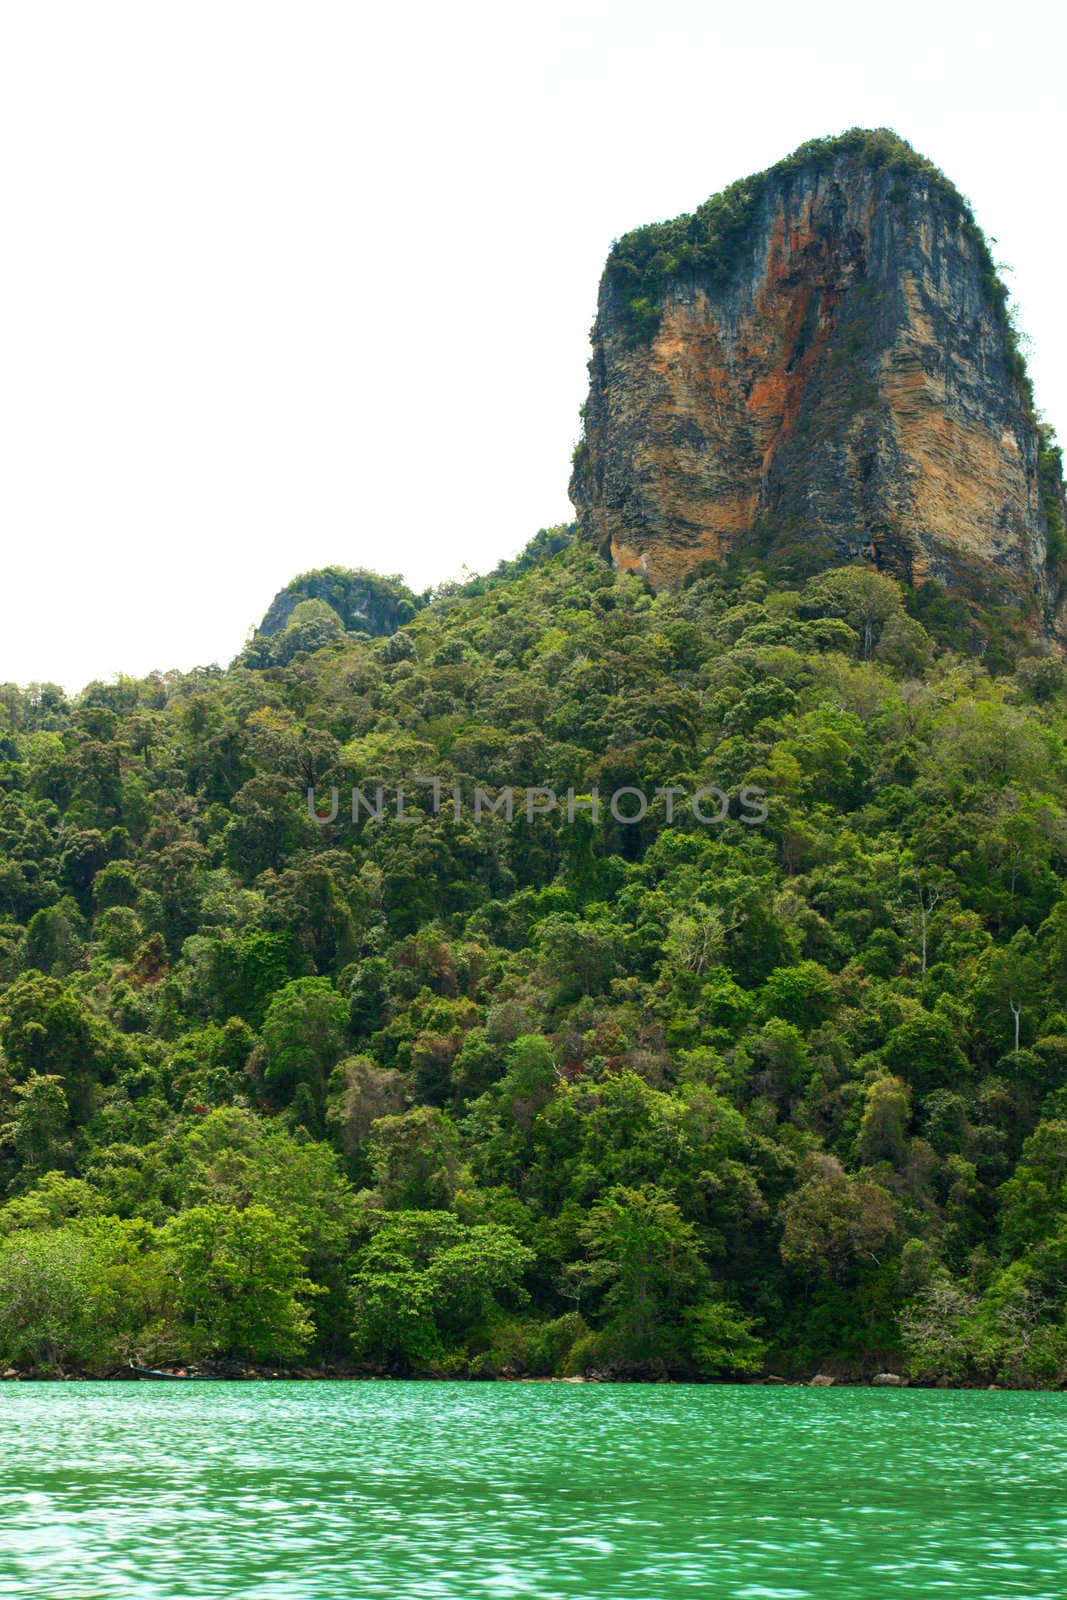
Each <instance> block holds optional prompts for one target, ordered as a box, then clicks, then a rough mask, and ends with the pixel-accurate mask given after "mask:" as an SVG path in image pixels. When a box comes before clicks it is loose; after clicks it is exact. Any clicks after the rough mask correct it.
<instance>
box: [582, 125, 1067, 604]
mask: <svg viewBox="0 0 1067 1600" xmlns="http://www.w3.org/2000/svg"><path fill="white" fill-rule="evenodd" d="M1005 298H1006V296H1005V291H1004V289H1003V286H1002V285H1001V284H1000V282H999V280H998V278H997V276H996V272H995V269H994V266H993V262H992V259H991V257H990V255H989V251H988V249H987V247H986V244H985V241H984V239H983V238H982V236H981V233H980V232H979V230H978V228H977V227H976V225H975V223H974V221H973V218H972V217H971V214H970V211H969V209H968V207H967V205H966V202H965V201H964V200H963V199H962V198H961V197H960V195H959V194H958V193H957V192H956V190H955V189H954V188H953V187H952V186H951V184H950V183H949V182H948V180H947V179H946V178H945V177H944V176H943V175H942V174H941V173H940V172H939V171H938V170H937V168H935V167H934V166H932V165H931V164H930V163H929V162H927V161H925V160H924V159H923V158H922V157H920V156H918V155H916V153H915V152H914V151H913V150H912V149H911V147H910V146H909V145H907V144H905V143H904V141H903V140H900V139H898V138H897V137H896V136H895V135H894V134H891V133H888V132H886V131H885V130H879V131H877V132H873V133H871V132H865V131H863V130H854V131H853V132H852V133H849V134H845V135H842V136H841V137H840V138H837V139H831V140H822V141H817V142H815V143H813V144H810V145H805V146H802V147H801V149H800V150H798V151H797V152H796V154H795V155H793V156H791V157H789V158H788V159H787V160H786V161H783V162H782V163H780V164H779V165H778V166H776V167H772V168H771V169H770V170H769V171H768V172H766V173H761V174H759V175H757V176H756V177H754V178H749V179H745V180H743V181H742V182H740V183H738V184H735V185H733V186H732V187H731V188H730V189H728V190H726V191H725V193H724V194H722V195H719V196H716V197H715V198H714V199H712V200H710V201H708V202H707V203H706V204H705V205H704V206H702V207H700V208H699V209H698V210H697V211H696V212H695V213H694V214H693V215H692V216H688V217H681V218H679V219H677V220H676V221H675V222H671V223H664V224H657V225H653V226H651V227H648V228H642V229H639V230H637V232H635V233H632V234H629V235H627V236H626V237H625V238H623V239H621V240H620V241H619V242H618V243H617V244H616V245H615V246H614V248H613V250H612V253H611V256H610V257H609V260H608V263H607V267H606V269H605V272H604V276H603V280H602V282H601V288H600V299H599V306H598V312H597V319H596V323H595V326H594V329H593V357H592V360H591V362H590V374H591V384H590V391H589V399H588V402H587V405H586V408H585V431H584V438H583V440H582V443H581V444H580V445H579V447H578V450H577V451H576V454H575V467H574V475H573V478H572V482H571V497H572V499H573V500H574V503H575V505H576V507H577V509H578V513H579V517H580V520H581V523H582V527H583V530H584V532H585V533H586V535H587V536H588V537H589V538H591V539H592V540H594V541H595V543H597V544H598V545H599V546H600V547H601V548H602V549H604V550H605V552H610V554H611V555H612V557H613V559H614V561H615V563H616V565H617V566H619V567H622V568H633V569H637V570H640V571H642V572H644V573H645V574H647V576H648V578H649V580H650V581H651V582H652V583H653V584H654V585H655V586H656V587H663V586H668V587H669V586H672V585H674V584H676V583H677V582H678V581H679V580H680V579H681V578H682V577H683V576H684V575H685V574H686V573H687V572H688V571H690V570H691V569H692V568H693V567H694V566H695V565H697V564H698V563H699V562H701V561H705V560H708V559H711V560H721V559H724V558H725V557H726V556H727V555H728V554H729V553H730V552H731V551H732V550H734V549H735V548H736V547H737V546H738V545H739V544H743V543H744V542H746V541H751V540H754V541H756V542H757V543H758V544H759V545H760V547H762V548H764V549H767V548H771V547H774V548H777V549H778V550H779V551H781V550H787V551H789V552H790V555H791V557H792V560H793V565H794V567H795V568H796V569H799V570H805V569H806V570H809V571H810V570H815V569H817V568H819V567H823V566H830V565H839V564H841V563H842V562H847V561H849V560H851V559H862V560H868V561H871V562H873V563H874V564H876V565H877V566H878V567H880V568H882V569H883V570H885V571H888V572H890V573H892V574H894V575H895V576H898V577H901V578H904V579H906V580H907V581H909V582H918V581H921V580H922V579H924V578H926V577H935V578H937V579H939V580H940V581H942V582H944V583H949V584H951V583H954V582H959V581H961V580H965V581H968V582H973V581H974V580H976V579H977V580H978V581H979V582H982V581H983V580H985V581H986V583H987V586H988V580H989V579H991V578H992V579H993V580H994V588H995V592H998V593H1001V592H1003V593H1005V598H1012V597H1017V598H1019V599H1020V600H1023V601H1024V602H1025V603H1027V604H1029V605H1030V606H1032V608H1033V609H1034V611H1035V613H1037V612H1038V611H1040V612H1042V613H1044V614H1045V615H1048V614H1049V613H1050V610H1051V607H1052V605H1053V602H1054V599H1055V594H1054V589H1055V579H1054V577H1053V571H1052V569H1053V568H1055V566H1056V565H1057V563H1058V562H1059V561H1060V560H1061V559H1062V551H1061V550H1060V548H1059V544H1060V542H1061V540H1062V523H1061V517H1062V486H1061V485H1060V482H1059V469H1058V455H1057V454H1056V453H1055V452H1053V451H1051V450H1050V449H1048V448H1046V446H1045V442H1044V440H1043V436H1042V433H1041V430H1040V428H1039V426H1038V423H1037V421H1036V418H1035V416H1034V411H1033V405H1032V401H1031V396H1030V389H1029V383H1028V380H1027V378H1026V374H1025V369H1024V365H1023V362H1022V359H1021V357H1020V355H1019V353H1018V350H1017V348H1016V344H1015V339H1014V335H1013V333H1012V329H1011V326H1010V323H1009V320H1008V317H1007V314H1006V311H1005ZM1050 546H1051V547H1050Z"/></svg>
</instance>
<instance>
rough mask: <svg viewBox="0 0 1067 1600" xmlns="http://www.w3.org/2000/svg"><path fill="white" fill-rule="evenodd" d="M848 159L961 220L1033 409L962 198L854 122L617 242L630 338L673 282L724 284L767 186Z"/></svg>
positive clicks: (998, 288)
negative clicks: (919, 192)
mask: <svg viewBox="0 0 1067 1600" xmlns="http://www.w3.org/2000/svg"><path fill="white" fill-rule="evenodd" d="M845 157H847V158H851V160H852V161H854V162H855V163H856V164H857V165H861V166H863V167H866V168H867V169H869V170H871V171H874V172H885V173H887V174H889V175H890V176H891V177H892V178H893V179H894V180H895V181H894V184H893V187H892V188H891V189H890V191H889V193H890V196H891V198H895V199H897V200H902V199H903V198H904V197H905V195H906V193H907V189H906V185H907V184H908V183H909V182H911V181H913V180H916V179H918V180H920V181H921V182H922V185H923V188H924V190H925V191H926V193H927V195H928V196H929V199H930V200H931V201H932V202H933V203H934V204H935V205H937V206H938V207H940V208H941V209H942V210H944V212H945V213H946V215H948V216H949V217H951V218H953V219H954V220H956V221H958V222H959V224H960V225H961V226H962V228H963V230H964V232H965V234H966V236H967V238H968V239H969V240H970V241H971V244H972V245H973V246H974V249H975V252H976V256H977V261H978V272H979V281H980V283H981V287H982V293H983V295H984V296H985V299H986V302H987V304H988V305H989V307H990V309H991V310H992V311H993V313H994V315H995V317H996V319H997V322H998V324H999V326H1000V328H1001V330H1002V332H1003V333H1004V336H1005V340H1006V345H1007V353H1008V365H1009V369H1010V371H1011V374H1012V377H1013V378H1014V379H1015V381H1016V382H1017V383H1018V385H1019V387H1020V391H1021V393H1022V395H1023V397H1024V399H1025V401H1026V404H1027V405H1028V406H1029V407H1031V408H1032V406H1033V390H1032V387H1031V383H1030V378H1029V375H1028V373H1027V370H1026V362H1025V359H1024V357H1023V354H1022V351H1021V349H1020V348H1019V342H1018V337H1017V335H1016V332H1015V329H1014V327H1013V325H1012V322H1011V317H1010V315H1009V311H1008V302H1009V293H1008V289H1007V287H1006V285H1005V283H1004V281H1003V279H1002V278H1001V277H1000V274H999V272H998V270H997V265H996V262H995V261H994V259H993V255H992V253H991V251H990V249H989V245H988V244H987V242H986V238H985V235H984V234H983V232H982V230H981V228H980V227H979V226H978V224H977V222H976V221H975V219H974V215H973V213H972V211H971V208H970V206H969V204H968V202H967V201H966V200H965V199H964V197H963V196H962V195H961V194H960V192H959V190H958V189H957V188H956V186H955V184H953V183H952V181H951V180H950V179H949V178H947V177H946V176H945V174H944V173H943V172H942V171H941V169H940V167H937V166H935V165H934V163H933V162H932V161H930V160H928V159H927V158H926V156H923V155H920V154H919V152H918V151H917V150H915V149H913V148H912V146H911V145H910V144H909V143H908V142H907V140H906V139H902V138H901V137H900V135H899V134H896V133H894V132H892V130H891V129H889V128H851V129H849V131H848V132H847V133H842V134H838V135H836V136H835V137H833V138H826V139H809V140H808V141H807V142H806V143H804V144H802V145H800V146H799V147H798V149H796V150H794V151H793V153H792V155H789V156H786V157H785V158H784V159H783V160H781V161H777V162H775V164H774V166H772V167H768V168H767V169H766V170H765V171H764V172H757V173H753V174H752V175H751V176H750V177H747V178H740V179H738V180H737V182H735V183H732V184H730V185H729V186H728V187H727V188H726V189H724V190H723V191H722V192H721V193H720V194H716V195H712V196H711V197H710V199H708V200H705V201H704V203H703V205H700V206H698V207H697V208H696V210H695V211H694V212H692V213H691V214H687V215H684V216H681V217H675V218H673V219H672V220H671V221H669V222H654V223H648V224H646V225H645V226H644V227H640V228H635V229H633V230H632V231H631V232H630V233H627V234H624V235H623V237H622V238H621V239H618V240H616V241H615V243H614V245H613V246H612V249H611V254H610V255H609V256H608V260H607V264H606V266H605V268H604V276H605V279H606V281H607V282H608V283H610V284H611V285H612V287H613V288H614V289H615V290H616V291H617V293H618V299H619V312H620V315H621V318H622V321H623V324H624V326H625V327H626V329H627V332H628V336H629V338H630V341H631V343H632V344H634V345H638V344H645V343H648V341H649V340H651V339H652V338H653V337H654V335H655V333H656V330H657V329H658V327H659V324H660V318H661V315H662V311H663V296H664V292H665V290H666V288H667V286H668V284H670V283H671V282H672V281H674V280H677V279H679V278H682V279H688V280H690V281H693V282H697V283H700V284H702V285H703V286H704V287H705V288H707V289H709V290H712V291H714V290H716V289H721V288H722V287H723V286H724V285H725V284H726V283H727V282H728V280H729V279H730V277H731V275H732V273H733V272H734V270H735V268H736V267H737V264H738V262H739V260H740V258H741V255H742V253H743V251H744V250H745V248H746V246H747V244H748V243H749V241H750V238H751V228H752V224H753V222H754V220H755V218H756V215H757V213H758V211H759V207H760V203H761V202H762V200H763V199H764V196H765V195H766V194H767V193H768V191H769V190H770V189H772V188H773V187H775V186H778V187H784V186H787V185H788V184H789V182H790V180H791V179H793V178H794V177H795V176H797V175H799V174H805V175H814V174H817V173H820V172H825V171H828V170H829V169H830V168H831V167H832V166H833V165H834V164H835V163H836V162H838V161H840V160H841V159H842V158H845Z"/></svg>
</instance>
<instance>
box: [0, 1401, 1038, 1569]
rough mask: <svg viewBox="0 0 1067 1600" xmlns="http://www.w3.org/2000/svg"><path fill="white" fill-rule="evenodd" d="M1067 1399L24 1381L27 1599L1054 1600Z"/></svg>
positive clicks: (16, 1437) (7, 1477)
mask: <svg viewBox="0 0 1067 1600" xmlns="http://www.w3.org/2000/svg"><path fill="white" fill-rule="evenodd" d="M1065 1424H1067V1397H1065V1396H1063V1395H1058V1394H1008V1393H950V1392H943V1391H935V1392H930V1391H926V1392H923V1391H916V1390H903V1391H893V1390H871V1389H784V1388H783V1389H773V1388H771V1389H768V1388H754V1387H727V1386H724V1387H719V1386H693V1387H690V1386H668V1385H664V1386H644V1385H628V1384H622V1385H586V1386H579V1385H569V1384H485V1385H480V1384H442V1383H427V1384H417V1383H409V1384H402V1383H384V1382H383V1383H375V1382H369V1383H332V1384H331V1383H287V1382H275V1383H269V1382H266V1383H257V1384H242V1383H237V1384H222V1383H188V1384H152V1383H143V1384H132V1383H127V1384H117V1383H116V1384H103V1383H71V1384H48V1383H8V1384H5V1385H3V1387H2V1388H0V1497H2V1503H0V1552H2V1553H0V1595H5V1596H6V1595H18V1596H19V1597H20V1600H99V1597H101V1596H115V1597H121V1600H199V1597H200V1596H209V1595H210V1596H223V1595H225V1596H228V1597H229V1596H232V1597H235V1600H236V1597H240V1600H370V1597H373V1596H388V1597H389V1600H421V1597H426V1600H453V1597H454V1600H478V1597H486V1600H496V1597H500V1600H503V1597H505V1596H531V1597H532V1596H536V1597H537V1600H623V1597H624V1596H625V1597H631V1596H632V1597H635V1600H637V1597H639V1600H675V1597H678V1600H682V1597H683V1596H684V1597H686V1600H692V1597H698V1596H716V1597H723V1600H725V1597H730V1600H808V1597H811V1600H845V1597H849V1600H891V1597H895V1596H919V1595H922V1596H935V1597H937V1596H952V1597H957V1596H959V1597H963V1596H968V1597H970V1596H973V1597H976V1600H978V1597H980V1600H1000V1597H1001V1596H1009V1595H1019V1596H1025V1597H1026V1600H1062V1597H1063V1596H1064V1595H1065V1594H1067V1427H1065Z"/></svg>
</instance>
